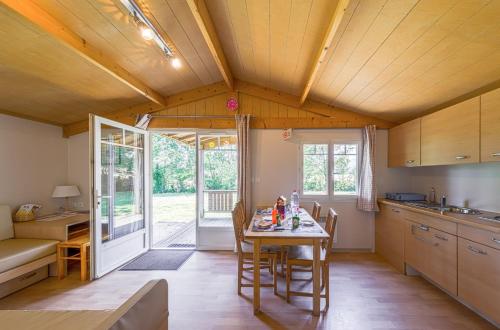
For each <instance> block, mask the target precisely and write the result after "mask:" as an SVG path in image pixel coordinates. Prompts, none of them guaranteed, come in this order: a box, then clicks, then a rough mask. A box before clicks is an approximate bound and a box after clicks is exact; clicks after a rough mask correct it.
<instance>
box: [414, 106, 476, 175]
mask: <svg viewBox="0 0 500 330" xmlns="http://www.w3.org/2000/svg"><path fill="white" fill-rule="evenodd" d="M479 108H480V102H479V97H475V98H472V99H470V100H467V101H465V102H462V103H459V104H456V105H454V106H451V107H449V108H446V109H443V110H441V111H438V112H435V113H432V114H430V115H428V116H424V117H422V122H421V125H422V139H421V143H422V146H421V149H422V154H421V158H422V165H449V164H466V163H477V162H479V130H480V128H479V124H480V123H479V121H480V119H479V118H480V109H479Z"/></svg>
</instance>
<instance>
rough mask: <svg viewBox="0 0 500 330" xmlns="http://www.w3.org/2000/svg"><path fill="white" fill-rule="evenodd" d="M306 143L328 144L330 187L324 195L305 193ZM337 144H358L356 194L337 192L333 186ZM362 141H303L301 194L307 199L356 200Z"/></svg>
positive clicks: (299, 168) (300, 170)
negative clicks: (335, 146)
mask: <svg viewBox="0 0 500 330" xmlns="http://www.w3.org/2000/svg"><path fill="white" fill-rule="evenodd" d="M306 144H326V145H328V176H327V178H328V183H327V184H328V189H327V193H326V194H324V195H314V194H304V181H303V180H304V145H306ZM335 144H354V145H356V150H357V153H356V193H355V194H335V192H334V187H333V171H334V162H335V161H334V159H335V154H334V145H335ZM360 152H361V141H360V140H359V139H339V140H305V141H301V142H300V145H299V157H298V159H299V164H298V165H299V166H298V178H297V181H298V182H297V187H298V192H299V196H300V197H301V198H304V199H306V200H309V199H314V200H318V201H331V200H354V199H357V198H358V195H359V172H360V165H361V156H360Z"/></svg>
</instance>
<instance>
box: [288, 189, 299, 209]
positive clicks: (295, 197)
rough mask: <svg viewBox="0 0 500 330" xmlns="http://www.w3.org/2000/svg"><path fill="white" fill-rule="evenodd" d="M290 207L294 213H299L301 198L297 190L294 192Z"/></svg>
mask: <svg viewBox="0 0 500 330" xmlns="http://www.w3.org/2000/svg"><path fill="white" fill-rule="evenodd" d="M290 207H291V208H292V212H295V213H298V212H299V208H300V198H299V193H298V192H297V190H294V191H293V192H292V196H291V197H290Z"/></svg>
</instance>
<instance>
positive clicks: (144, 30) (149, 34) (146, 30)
mask: <svg viewBox="0 0 500 330" xmlns="http://www.w3.org/2000/svg"><path fill="white" fill-rule="evenodd" d="M139 30H140V31H141V36H142V38H143V39H144V40H147V41H150V40H153V38H154V37H155V33H154V31H153V29H151V28H150V27H149V26H147V25H146V24H145V23H143V22H140V23H139Z"/></svg>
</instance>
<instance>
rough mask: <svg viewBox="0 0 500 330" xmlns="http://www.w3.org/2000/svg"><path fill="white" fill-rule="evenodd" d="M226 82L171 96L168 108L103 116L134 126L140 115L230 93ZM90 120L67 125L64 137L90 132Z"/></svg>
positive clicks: (128, 110) (145, 108)
mask: <svg viewBox="0 0 500 330" xmlns="http://www.w3.org/2000/svg"><path fill="white" fill-rule="evenodd" d="M228 91H229V89H228V88H227V86H226V84H225V82H218V83H215V84H211V85H208V86H204V87H200V88H195V89H193V90H190V91H186V92H181V93H177V94H174V95H171V96H169V97H168V98H167V99H166V104H167V105H166V106H165V105H161V104H155V103H146V104H140V105H138V106H134V107H127V108H125V109H121V110H118V111H114V112H111V113H109V114H104V115H102V116H103V117H105V118H108V119H111V120H116V121H120V122H123V123H126V124H129V125H133V124H134V121H135V117H136V116H137V115H138V114H146V113H155V112H161V111H164V110H166V108H175V107H178V106H180V105H183V104H188V103H191V102H195V101H198V100H202V99H205V98H207V97H210V96H214V95H219V94H222V93H226V92H228ZM88 124H89V122H88V120H82V121H78V122H76V123H72V124H69V125H65V126H64V129H63V136H64V137H69V136H72V135H76V134H80V133H83V132H86V131H88Z"/></svg>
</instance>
